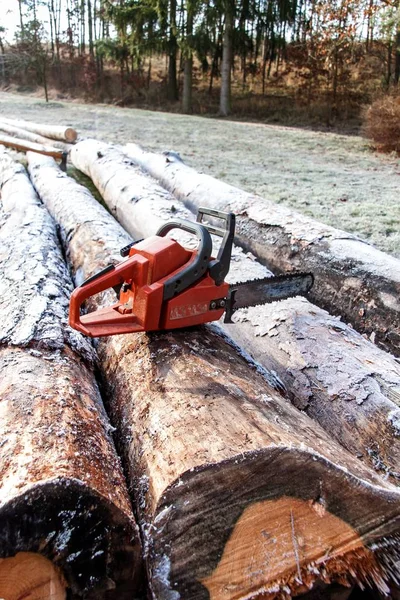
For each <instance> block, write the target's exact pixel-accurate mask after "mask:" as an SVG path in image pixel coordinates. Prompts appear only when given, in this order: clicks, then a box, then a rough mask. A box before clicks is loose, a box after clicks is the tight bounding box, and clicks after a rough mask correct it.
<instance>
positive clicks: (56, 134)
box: [0, 117, 78, 143]
mask: <svg viewBox="0 0 400 600" xmlns="http://www.w3.org/2000/svg"><path fill="white" fill-rule="evenodd" d="M0 120H1V122H3V123H7V124H8V125H13V126H14V127H20V128H21V129H26V130H27V131H32V133H37V134H39V135H42V136H43V137H46V138H51V139H53V140H59V141H61V142H69V143H73V142H75V141H76V139H77V137H78V133H77V132H76V131H75V129H73V128H72V127H67V126H65V125H43V124H42V123H32V122H31V121H23V120H22V119H7V118H6V117H1V119H0Z"/></svg>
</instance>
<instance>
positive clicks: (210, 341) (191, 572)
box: [29, 153, 400, 600]
mask: <svg viewBox="0 0 400 600" xmlns="http://www.w3.org/2000/svg"><path fill="white" fill-rule="evenodd" d="M96 155H97V153H96ZM101 168H103V169H104V165H102V167H101ZM29 170H30V173H31V177H32V179H33V182H34V185H35V187H36V189H37V191H38V193H39V195H40V196H41V198H42V200H43V202H44V203H45V205H46V206H47V207H48V209H49V211H50V213H51V214H52V215H53V217H54V218H55V219H56V221H57V222H58V223H59V225H60V234H61V238H62V240H63V243H64V245H65V250H66V252H67V253H68V256H69V258H70V260H71V266H72V268H73V271H74V272H75V273H77V274H78V278H79V279H81V278H82V277H87V276H90V275H92V274H93V273H95V272H96V271H98V270H99V269H100V268H102V267H103V266H104V264H107V263H108V262H112V261H114V260H115V257H116V255H117V253H118V250H119V248H120V247H121V242H122V245H125V243H126V241H129V236H128V235H127V234H125V233H123V231H122V229H121V228H120V227H119V226H118V225H117V224H116V223H115V221H114V220H113V219H112V217H111V216H110V215H109V214H107V213H106V211H105V210H104V209H103V208H102V207H101V206H100V205H99V204H98V205H97V206H95V202H94V200H93V199H92V198H90V196H89V194H88V192H87V190H86V189H85V188H83V187H82V186H80V185H78V184H77V183H76V182H75V181H73V180H71V179H70V178H68V177H67V176H66V175H65V174H63V173H61V172H60V170H59V169H58V168H57V166H56V165H55V163H54V161H52V160H51V159H48V158H45V157H39V156H36V155H32V154H31V155H29ZM122 186H123V184H122ZM103 235H104V236H106V237H103ZM88 246H89V247H88ZM111 294H113V292H111V293H110V296H111ZM106 296H107V295H106ZM114 298H115V296H114ZM110 299H111V298H110V297H105V298H104V297H103V298H100V299H98V297H94V298H92V300H91V303H90V306H89V309H91V310H92V309H95V308H98V307H100V306H102V305H103V303H104V301H106V302H110ZM98 353H99V358H100V364H101V369H102V372H103V375H104V379H105V382H106V385H107V386H108V389H109V406H110V411H111V413H112V415H113V420H114V424H115V426H116V427H117V434H118V439H119V441H120V445H121V448H122V452H123V455H124V457H125V461H126V471H127V473H128V478H129V483H130V485H131V487H132V489H133V490H134V491H135V499H136V503H137V504H136V509H137V512H138V516H139V525H140V527H141V530H142V536H143V540H144V547H145V556H146V561H147V570H148V573H149V579H150V587H151V590H152V593H153V594H154V597H155V598H157V599H160V600H164V599H174V600H178V599H179V598H180V599H182V600H185V599H186V600H200V599H207V598H211V599H212V600H217V599H218V600H225V599H226V600H228V599H229V600H234V599H235V598H247V599H249V600H250V599H252V598H256V597H265V598H269V599H273V598H285V597H290V596H295V595H297V594H299V593H303V592H306V591H307V590H308V589H310V588H312V587H313V585H314V584H315V583H316V582H324V583H325V584H329V583H330V582H339V583H340V584H342V585H351V584H353V583H355V582H360V583H362V584H365V585H367V586H372V587H374V586H376V587H377V588H378V589H379V590H380V591H382V592H384V591H385V590H386V591H388V588H387V585H388V584H390V583H395V582H397V581H398V578H399V572H398V569H399V567H398V559H399V548H398V542H397V539H398V535H399V533H400V509H399V507H400V503H399V500H400V492H399V490H398V489H397V488H396V487H394V486H392V485H391V484H390V483H388V482H385V481H384V480H383V479H382V478H380V477H379V476H377V475H376V474H375V473H374V472H373V471H372V470H371V469H370V468H368V467H366V466H364V465H363V464H362V463H361V462H360V461H358V460H357V459H355V458H354V457H353V456H351V455H350V454H349V453H347V452H346V451H345V450H343V449H342V448H341V447H340V446H339V445H338V444H337V443H336V442H334V441H333V440H332V439H331V438H329V436H328V435H327V434H326V432H325V431H324V430H322V429H321V428H320V427H319V426H318V425H317V424H316V423H314V422H313V421H312V420H311V419H309V418H308V417H307V416H306V415H304V414H303V413H301V412H300V411H298V410H296V409H295V408H294V407H292V406H291V405H290V403H288V402H287V401H286V400H284V399H283V398H282V397H281V396H280V395H279V394H278V393H277V392H276V391H275V390H274V389H272V388H271V386H269V385H268V383H267V382H266V381H265V380H264V379H263V378H262V377H261V375H260V374H258V373H256V372H255V370H254V369H251V368H250V367H249V364H248V363H247V362H246V360H245V359H244V358H243V357H242V356H240V355H239V354H238V353H237V351H236V350H235V349H234V348H233V347H232V346H231V345H229V344H227V343H226V341H225V340H224V339H223V338H222V337H221V336H220V335H218V334H216V333H215V332H213V331H212V330H211V329H210V328H209V327H202V328H193V329H188V330H183V331H175V332H166V333H153V334H135V335H129V336H128V335H120V336H114V337H110V338H101V339H100V340H99V341H98Z"/></svg>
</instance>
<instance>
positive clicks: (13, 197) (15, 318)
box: [0, 153, 140, 600]
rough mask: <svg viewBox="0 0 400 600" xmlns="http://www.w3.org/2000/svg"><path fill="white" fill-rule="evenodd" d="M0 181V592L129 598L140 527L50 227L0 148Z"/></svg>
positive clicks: (20, 170) (18, 171)
mask: <svg viewBox="0 0 400 600" xmlns="http://www.w3.org/2000/svg"><path fill="white" fill-rule="evenodd" d="M0 189H1V201H0V266H1V268H0V289H1V300H0V323H1V325H0V343H1V345H0V371H1V382H0V407H1V408H0V431H1V443H0V465H1V466H0V597H2V598H7V599H8V598H28V597H29V598H32V599H36V598H38V599H39V598H50V597H51V598H54V600H59V599H60V600H61V599H62V598H65V597H66V596H65V594H66V589H69V592H70V593H71V594H72V597H74V598H81V597H85V598H93V599H94V598H96V599H98V598H100V599H101V598H104V599H106V598H107V599H109V598H115V599H117V598H126V599H128V598H132V595H133V594H134V592H135V589H136V588H137V583H138V582H137V573H138V571H139V567H140V542H139V537H138V531H137V527H136V525H135V521H134V517H133V513H132V510H131V507H130V503H129V497H128V493H127V490H126V486H125V482H124V478H123V475H122V471H121V467H120V463H119V459H118V457H117V455H116V452H115V449H114V447H113V443H112V441H111V438H110V435H109V430H110V425H109V422H108V419H107V417H106V414H105V411H104V408H103V404H102V401H101V397H100V393H99V390H98V387H97V384H96V381H95V378H94V375H93V372H92V370H93V361H94V353H93V349H92V347H91V345H90V344H88V342H87V340H85V339H84V338H83V337H82V336H80V335H78V334H77V333H76V332H74V331H72V330H71V329H70V328H68V327H67V324H66V320H67V308H68V295H69V293H70V290H71V289H72V283H71V280H70V277H69V274H68V271H67V268H66V266H65V264H64V261H63V257H62V253H61V249H60V247H59V244H58V239H57V232H56V227H55V224H54V222H53V220H52V219H51V218H50V216H49V214H48V213H47V211H46V210H45V209H44V208H43V206H42V205H41V203H40V201H39V199H38V197H37V196H36V193H35V192H34V190H33V188H32V185H31V184H30V182H29V179H28V177H27V175H26V173H25V170H24V169H23V167H22V166H21V165H20V164H19V163H15V162H13V161H12V160H11V158H10V157H9V156H8V155H6V153H1V154H0ZM111 588H115V589H114V591H110V589H111ZM110 594H111V595H110Z"/></svg>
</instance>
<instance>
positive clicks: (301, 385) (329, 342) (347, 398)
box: [79, 141, 400, 483]
mask: <svg viewBox="0 0 400 600" xmlns="http://www.w3.org/2000/svg"><path fill="white" fill-rule="evenodd" d="M85 145H86V147H87V148H89V147H90V152H91V153H95V152H96V151H97V152H100V154H104V155H105V154H106V153H107V146H106V145H104V144H100V143H97V144H96V142H93V141H87V142H85ZM110 150H111V147H110V146H109V147H108V154H107V155H108V157H109V158H110V161H111V159H112V163H111V162H110V165H111V164H112V168H113V169H114V172H115V179H114V181H115V182H117V183H116V185H117V184H118V182H121V181H122V180H123V182H124V183H123V187H124V191H123V193H122V194H121V193H118V191H117V190H116V189H115V187H114V183H113V180H112V181H110V182H109V183H107V188H103V187H101V189H100V192H101V193H102V195H103V196H104V197H105V199H106V201H107V203H108V205H109V206H110V209H111V211H112V212H113V214H116V215H117V217H118V219H119V220H120V221H121V223H122V225H123V226H124V227H125V229H126V230H127V231H128V232H129V233H131V235H132V236H133V237H137V238H139V237H140V238H143V237H148V236H151V235H154V234H155V233H156V231H157V230H158V229H159V227H161V225H162V224H163V223H164V222H165V220H166V219H167V218H168V217H169V218H182V219H189V220H192V219H193V215H192V214H191V213H190V212H189V211H188V210H187V209H185V208H184V207H183V206H182V204H181V202H179V200H177V199H176V198H174V197H173V196H171V195H170V194H168V193H167V192H166V191H165V190H162V189H161V188H160V187H159V186H158V185H157V184H156V183H155V182H154V181H153V180H151V179H149V178H148V177H147V176H145V175H141V174H140V173H139V169H138V168H134V167H131V166H129V165H127V163H126V160H124V157H123V155H122V154H119V153H118V152H115V151H114V152H112V151H110ZM79 164H81V163H79ZM137 198H141V199H143V201H142V202H134V200H135V199H137ZM146 199H147V202H146ZM172 206H173V210H172ZM174 238H176V239H178V241H180V239H182V240H183V241H184V237H183V236H182V238H179V234H177V233H176V232H174ZM217 248H218V244H215V248H214V250H215V251H216V250H217ZM269 275H271V273H270V272H269V271H268V270H267V269H266V268H265V267H263V266H262V265H261V264H260V263H258V262H257V261H256V260H255V258H254V257H253V256H247V255H245V254H244V253H243V251H242V250H241V249H240V248H237V247H235V248H234V252H233V258H232V261H231V270H230V273H229V275H228V277H227V280H228V282H229V283H237V282H241V281H247V280H251V279H258V278H262V277H266V276H269ZM234 320H235V321H236V322H235V325H223V324H222V327H223V328H224V330H225V332H226V333H227V334H228V335H230V336H231V337H232V338H233V340H234V341H235V342H236V343H237V344H239V345H240V346H241V347H243V348H244V349H245V350H246V351H247V352H249V354H250V355H251V356H252V357H253V358H255V359H256V360H257V361H258V362H259V363H261V365H263V366H264V367H265V368H266V369H267V370H268V372H270V373H277V375H278V377H279V379H280V381H281V382H283V386H284V388H285V389H286V395H287V396H288V397H289V398H290V400H291V401H292V403H293V404H294V405H295V406H296V407H297V408H299V409H301V410H304V411H305V412H307V414H309V415H310V416H311V417H312V418H313V419H315V420H316V421H318V423H319V424H320V425H321V426H322V427H324V429H325V430H326V431H327V432H328V433H329V434H330V435H333V436H334V437H335V439H336V440H337V441H338V442H339V443H341V444H342V445H343V446H344V447H345V448H346V449H347V450H349V451H350V452H351V453H352V454H353V455H354V456H355V457H357V458H361V459H362V460H363V461H364V462H365V463H366V464H368V465H369V466H370V467H372V468H375V469H377V470H379V471H380V472H381V473H382V474H383V475H385V476H390V477H391V479H392V481H393V482H394V483H396V482H398V481H400V440H399V437H398V426H397V425H396V423H397V419H398V418H400V411H399V409H398V405H399V402H400V366H399V364H398V362H397V361H396V360H395V359H394V358H393V357H391V356H390V355H388V354H387V353H386V352H384V351H382V350H380V349H379V348H377V347H376V346H375V345H374V344H371V342H369V341H367V340H366V339H364V338H363V337H362V336H361V335H360V334H358V333H356V332H355V331H354V330H353V329H352V328H351V327H348V326H347V325H345V324H344V323H341V322H340V321H338V320H337V318H335V317H330V316H329V315H328V314H327V313H326V312H325V311H323V310H321V309H319V308H317V307H316V306H314V305H312V304H311V303H310V302H308V301H307V300H305V299H300V298H296V299H291V300H286V301H283V302H279V303H277V304H272V305H268V306H264V307H257V308H253V309H249V310H247V311H244V312H243V311H240V313H238V314H237V316H236V318H234ZM278 333H279V335H277V334H278ZM378 441H379V443H378Z"/></svg>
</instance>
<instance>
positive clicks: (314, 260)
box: [126, 144, 400, 356]
mask: <svg viewBox="0 0 400 600" xmlns="http://www.w3.org/2000/svg"><path fill="white" fill-rule="evenodd" d="M126 151H127V153H128V154H129V156H130V157H131V158H132V159H133V160H134V161H135V162H136V163H137V164H138V165H140V166H141V167H142V168H143V169H144V170H145V171H147V172H148V173H150V174H151V175H152V176H153V177H155V178H156V179H157V180H158V181H160V183H162V185H163V186H165V187H166V188H167V189H168V190H169V191H170V192H172V193H173V194H174V195H175V196H176V197H177V198H179V199H180V200H182V201H183V202H184V203H185V204H186V205H187V206H188V207H189V208H191V209H194V210H195V211H197V208H198V207H199V206H208V207H210V208H215V209H218V210H232V211H233V212H235V213H236V214H237V240H238V242H239V243H240V245H241V246H243V247H244V248H246V249H247V250H251V252H253V253H254V254H255V255H256V256H257V257H258V258H259V259H260V260H261V261H262V262H264V263H265V264H266V265H267V266H268V267H269V268H270V269H272V270H274V272H275V271H276V272H288V271H299V270H300V271H304V270H306V271H313V273H314V275H315V277H316V282H315V285H314V288H313V290H312V292H311V297H312V299H313V300H314V301H315V302H316V304H318V305H319V306H322V307H323V308H326V309H327V310H329V312H330V313H332V314H336V315H341V316H343V318H344V320H345V321H346V322H350V323H351V324H352V325H353V326H354V327H355V328H356V329H357V330H359V331H361V333H367V334H368V335H370V334H374V336H375V339H376V342H377V343H378V344H379V345H381V346H382V347H383V348H384V349H385V350H389V351H390V352H392V353H394V354H395V355H397V356H400V261H399V260H398V259H396V258H394V257H392V256H390V255H388V254H385V253H384V252H381V251H380V250H377V249H376V248H374V247H373V246H370V245H369V244H368V243H366V242H363V241H362V240H360V239H359V238H357V237H356V236H354V235H352V234H350V233H346V232H344V231H340V230H338V229H334V228H333V227H329V226H328V225H323V224H322V223H319V222H318V221H314V220H313V219H310V218H309V217H306V216H304V215H301V214H300V213H296V212H294V211H292V210H291V209H289V208H286V207H284V206H282V205H277V204H274V203H273V202H269V201H268V200H266V199H265V198H260V197H258V196H255V195H253V194H249V193H248V192H245V191H243V190H240V189H238V188H235V187H233V186H231V185H228V184H226V183H223V182H222V181H219V180H218V179H215V178H214V177H210V176H209V175H204V174H200V173H198V172H197V171H195V170H194V169H192V168H190V167H188V166H186V165H185V164H184V163H183V162H182V161H181V160H180V159H178V158H177V157H176V155H175V154H174V153H171V154H168V153H167V155H166V156H165V155H164V156H163V155H161V154H153V153H151V152H146V151H144V150H143V149H142V148H140V147H139V146H137V145H136V144H127V145H126Z"/></svg>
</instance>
